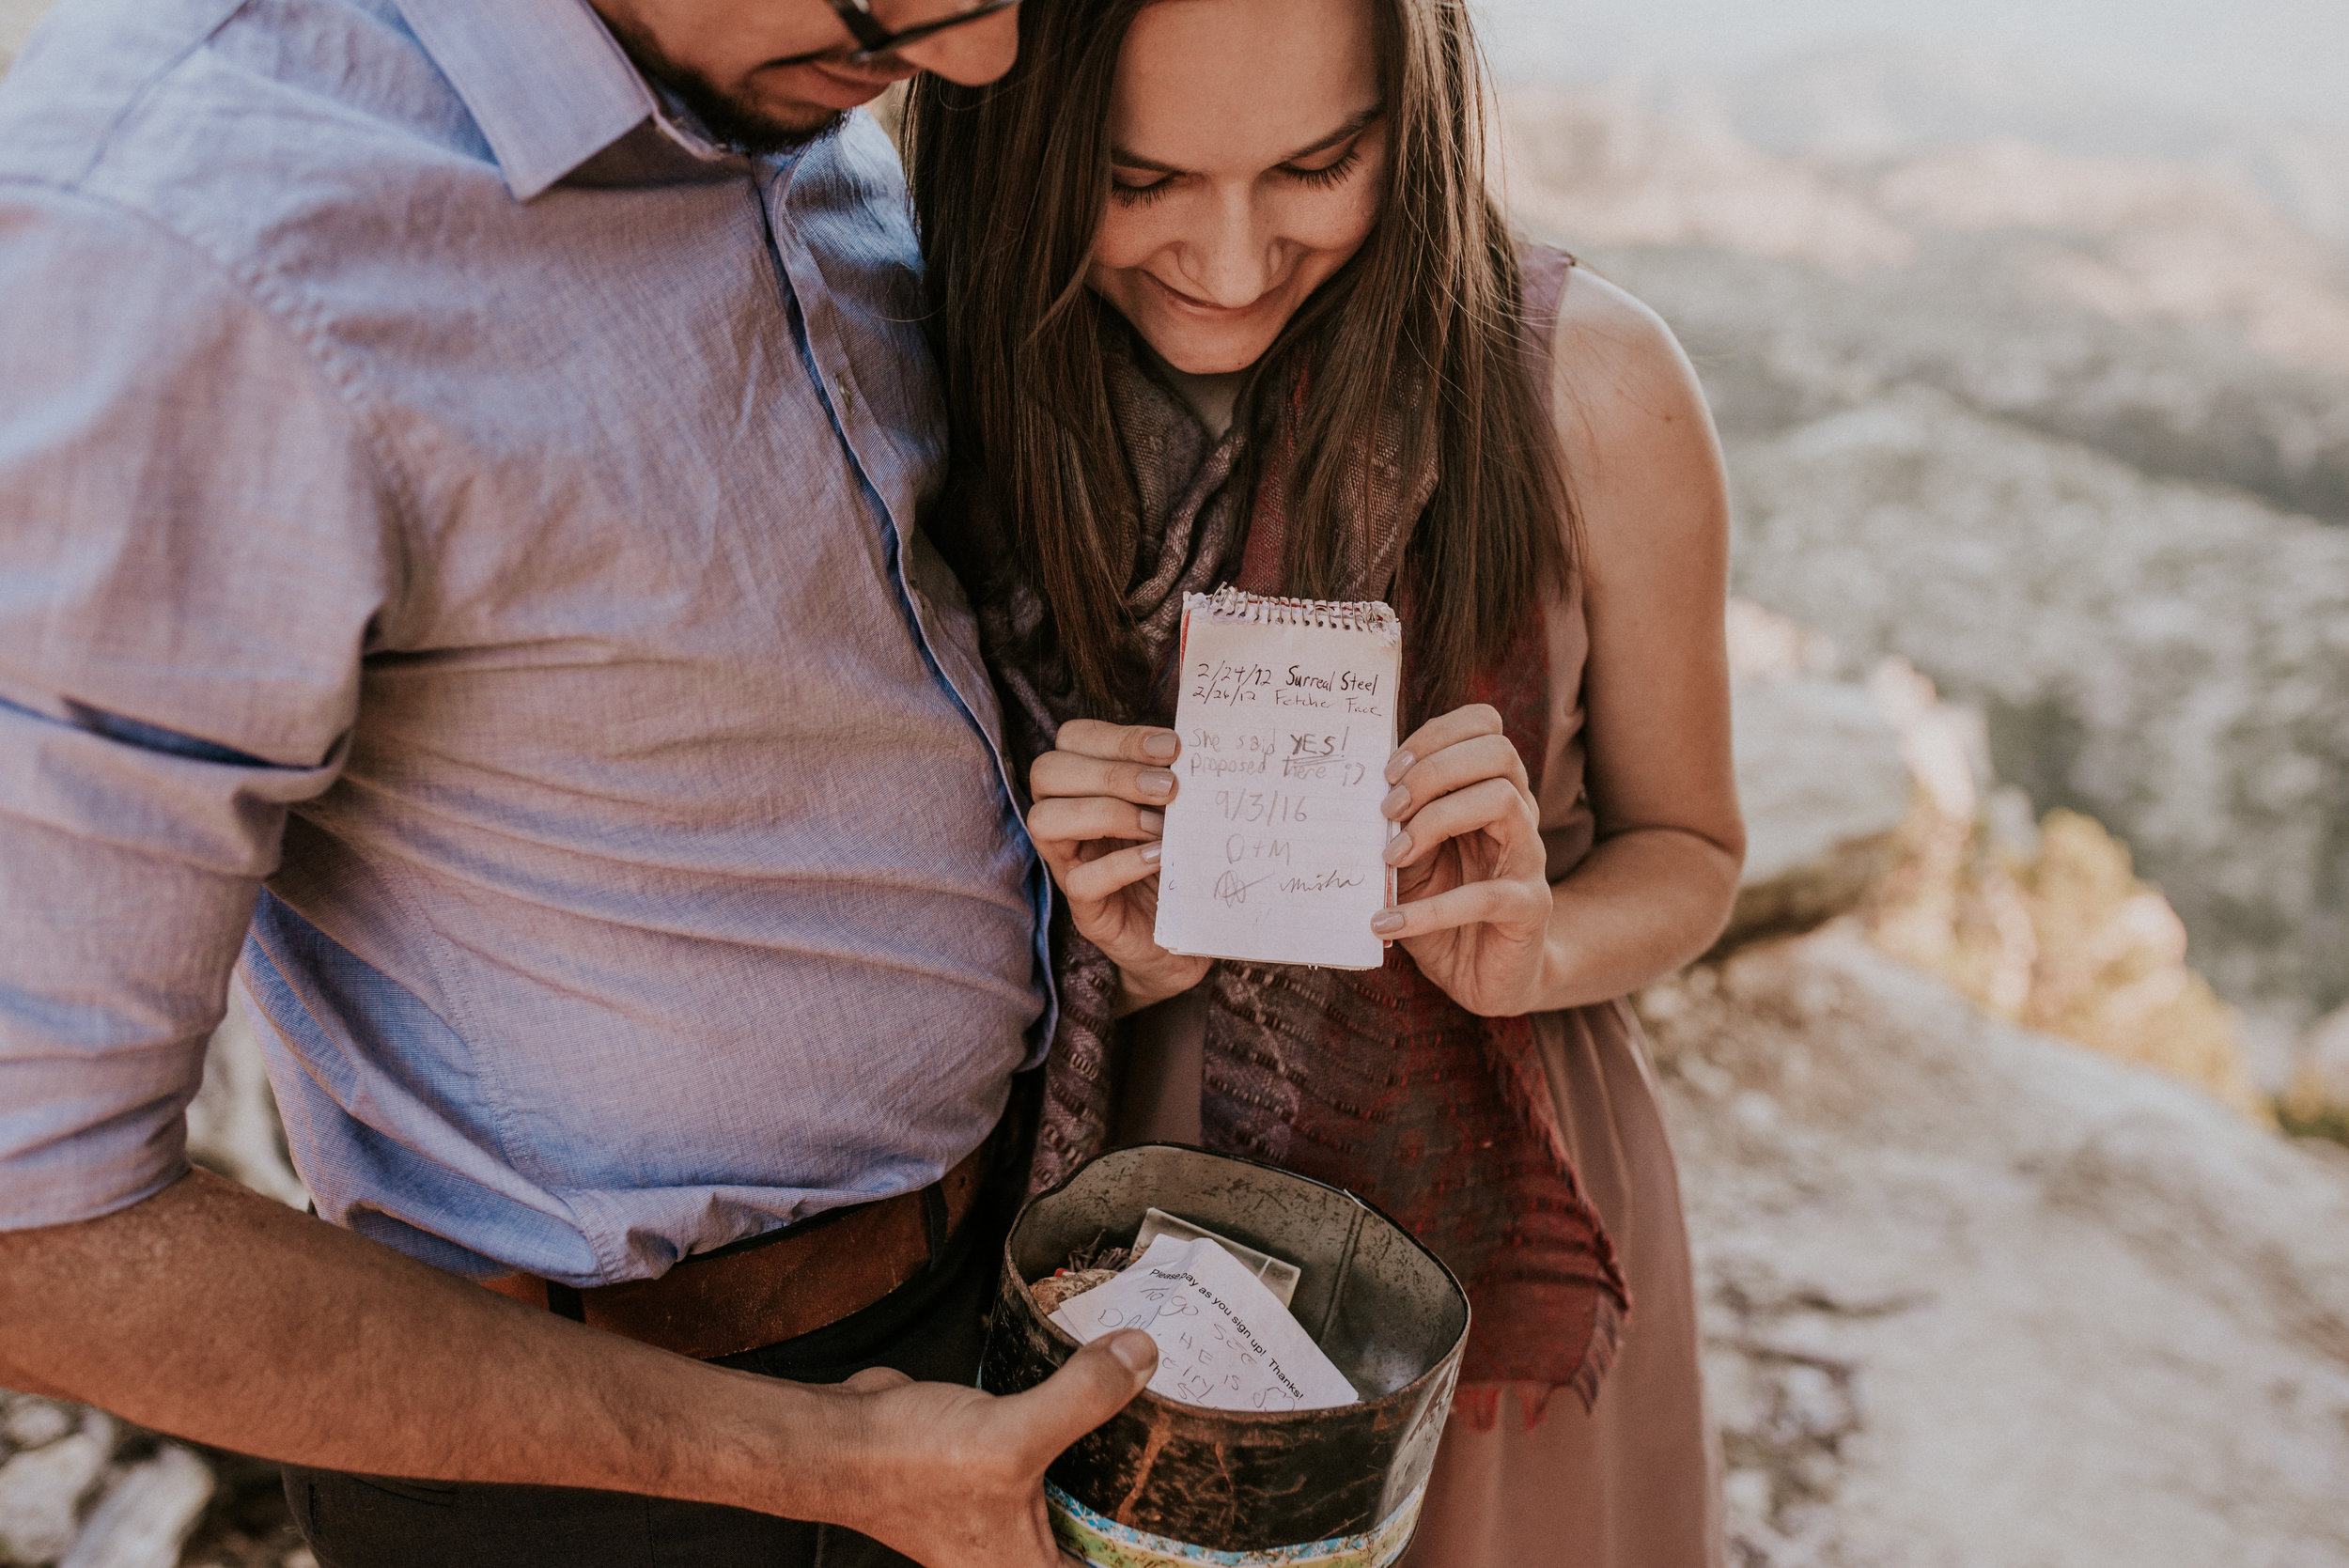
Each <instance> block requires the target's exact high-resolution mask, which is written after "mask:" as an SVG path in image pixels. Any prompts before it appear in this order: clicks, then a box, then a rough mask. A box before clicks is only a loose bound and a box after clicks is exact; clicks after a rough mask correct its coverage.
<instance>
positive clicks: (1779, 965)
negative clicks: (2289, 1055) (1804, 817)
mask: <svg viewBox="0 0 2349 1568" xmlns="http://www.w3.org/2000/svg"><path fill="white" fill-rule="evenodd" d="M1641 1012H1642V1015H1643V1016H1644V1017H1645V1018H1646V1020H1647V1022H1648V1025H1649V1028H1650V1030H1651V1032H1652V1035H1653V1038H1654V1040H1655V1043H1656V1049H1657V1064H1658V1067H1659V1070H1660V1071H1661V1073H1662V1076H1663V1079H1664V1083H1665V1086H1666V1097H1667V1107H1668V1110H1669V1114H1670V1117H1671V1122H1672V1130H1673V1135H1674V1138H1675V1141H1676V1144H1677V1151H1678V1154H1679V1157H1680V1160H1681V1164H1682V1168H1683V1172H1684V1182H1685V1187H1686V1191H1687V1193H1688V1205H1689V1220H1690V1228H1691V1233H1692V1235H1693V1237H1694V1244H1695V1247H1696V1250H1697V1255H1698V1261H1699V1272H1700V1275H1701V1277H1702V1288H1703V1301H1704V1309H1703V1310H1704V1326H1705V1335H1706V1341H1707V1345H1706V1357H1707V1362H1706V1373H1707V1388H1708V1391H1709V1394H1710V1396H1711V1398H1712V1400H1713V1401H1714V1409H1715V1414H1716V1417H1717V1419H1718V1420H1719V1423H1720V1426H1721V1429H1722V1432H1723V1436H1724V1440H1725V1442H1726V1445H1727V1449H1728V1456H1729V1461H1730V1465H1731V1470H1730V1480H1729V1502H1730V1521H1731V1531H1732V1537H1733V1541H1734V1543H1735V1560H1737V1561H1738V1562H1739V1563H1740V1564H1741V1568H1763V1565H1769V1568H1792V1565H1795V1564H1817V1565H1821V1568H1859V1565H1861V1564H1866V1565H1870V1568H1912V1565H1913V1568H1944V1565H1947V1568H1960V1565H1972V1564H1983V1565H1999V1568H2013V1565H2017V1564H2047V1565H2051V1568H2053V1565H2062V1568H2106V1565H2110V1568H2123V1565H2127V1568H2169V1565H2174V1568H2209V1565H2211V1564H2216V1563H2222V1562H2226V1563H2263V1564H2272V1565H2277V1568H2282V1565H2286V1564H2289V1565H2292V1568H2319V1565H2328V1568H2331V1565H2349V1506H2344V1498H2349V1247H2345V1246H2344V1245H2343V1244H2342V1240H2341V1238H2342V1237H2343V1236H2349V1152H2344V1151H2343V1150H2341V1148H2339V1147H2338V1146H2336V1145H2332V1144H2328V1143H2318V1142H2307V1143H2294V1142H2292V1141H2287V1140H2284V1139H2282V1138H2279V1137H2278V1136H2277V1135H2275V1134H2274V1133H2271V1132H2268V1131H2266V1130H2263V1129H2262V1128H2260V1127H2259V1126H2255V1125H2253V1124H2252V1123H2250V1122H2249V1121H2248V1120H2246V1119H2245V1118H2243V1117H2241V1116H2240V1115H2238V1114H2237V1113H2235V1112H2232V1111H2231V1110H2227V1109H2225V1108H2223V1107H2221V1106H2219V1105H2218V1104H2217V1103H2216V1102H2215V1101H2213V1100H2211V1099H2210V1098H2208V1097H2207V1096H2205V1095H2203V1094H2200V1093H2199V1092H2197V1091H2195V1090H2193V1089H2190V1088H2186V1087H2184V1086H2182V1085H2178V1084H2175V1083H2172V1082H2170V1081H2168V1080H2165V1079H2161V1078H2159V1077H2157V1076H2155V1075H2153V1074H2149V1073H2145V1072H2142V1071H2138V1070H2133V1069H2131V1068H2128V1067H2125V1066H2122V1065H2119V1064H2116V1063H2110V1062H2108V1061H2105V1060H2103V1059H2101V1058H2099V1057H2096V1056H2094V1055H2092V1054H2091V1053H2089V1052H2088V1051H2086V1050H2083V1049H2081V1048H2077V1047H2075V1046H2071V1045H2068V1044H2066V1043H2063V1042H2061V1041H2057V1040H2053V1039H2050V1038H2048V1037H2046V1036H2043V1035H2035V1034H2030V1033H2027V1032H2022V1031H2019V1030H2015V1029H2013V1028H2011V1027H2008V1026H2004V1025H2000V1024H1999V1023H1997V1022H1995V1021H1993V1020H1991V1019H1989V1018H1988V1017H1985V1016H1984V1015H1983V1014H1982V1013H1980V1012H1979V1011H1977V1010H1975V1009H1974V1008H1972V1007H1970V1006H1968V1005H1967V1004H1966V1003H1965V1002H1964V1001H1963V1000H1962V999H1960V998H1958V997H1957V996H1955V995H1954V994H1953V993H1952V992H1951V991H1950V990H1949V989H1947V988H1946V987H1945V986H1942V985H1941V984H1939V983H1938V982H1937V981H1935V980H1933V979H1931V978H1929V977H1927V976H1924V975H1921V974H1920V973H1918V972H1917V971H1915V970H1911V969H1908V968H1906V967H1905V966H1902V965H1900V964H1898V963H1896V962H1895V961H1893V960H1892V959H1890V958H1888V957H1887V956H1885V955H1883V954H1881V953H1880V952H1878V951H1876V950H1875V949H1874V948H1873V947H1871V946H1869V945H1868V944H1867V943H1866V942H1865V941H1864V940H1862V939H1861V938H1860V936H1859V933H1858V932H1857V931H1856V930H1855V929H1852V928H1850V927H1847V926H1836V927H1830V928H1828V930H1825V931H1823V932H1821V933H1819V934H1816V935H1812V936H1809V937H1804V938H1798V939H1787V940H1781V941H1778V942H1774V943H1765V944H1762V945H1758V946H1756V947H1753V948H1750V949H1747V950H1745V951H1743V952H1740V953H1738V954H1737V955H1734V956H1732V957H1731V958H1729V959H1728V960H1727V961H1726V962H1725V963H1723V964H1721V965H1719V966H1718V967H1707V968H1701V969H1698V970H1693V971H1691V972H1690V973H1689V974H1688V975H1687V976H1685V977H1684V978H1683V979H1681V980H1680V981H1678V982H1676V983H1674V984H1672V985H1670V986H1662V987H1658V988H1657V989H1656V990H1655V991H1652V992H1650V993H1649V994H1648V995H1647V996H1646V997H1645V998H1643V999H1642V1001H1641Z"/></svg>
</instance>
